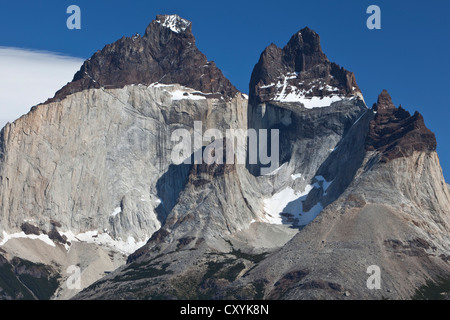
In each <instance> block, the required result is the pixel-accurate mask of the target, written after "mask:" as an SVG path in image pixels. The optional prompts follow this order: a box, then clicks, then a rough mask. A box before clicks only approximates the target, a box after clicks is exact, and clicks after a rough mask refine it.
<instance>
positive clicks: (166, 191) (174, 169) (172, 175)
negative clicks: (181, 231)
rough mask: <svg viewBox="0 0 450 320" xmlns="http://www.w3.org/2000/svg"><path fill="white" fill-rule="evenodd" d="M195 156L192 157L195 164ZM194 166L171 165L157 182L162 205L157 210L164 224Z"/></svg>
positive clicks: (159, 218)
mask: <svg viewBox="0 0 450 320" xmlns="http://www.w3.org/2000/svg"><path fill="white" fill-rule="evenodd" d="M193 159H194V154H192V155H191V161H190V162H191V163H193ZM191 167H192V164H185V163H181V164H178V165H175V164H171V165H170V166H169V168H168V169H167V171H166V172H165V173H164V174H163V175H162V176H161V178H159V180H158V181H157V182H156V190H157V195H158V198H159V199H161V203H160V204H159V206H158V207H157V208H156V209H155V211H156V214H157V215H158V220H159V221H160V222H161V223H164V221H165V220H166V217H167V216H168V215H169V213H170V212H171V211H172V209H173V207H174V206H175V204H176V203H177V200H178V197H179V195H180V193H181V191H182V190H183V189H184V187H185V186H186V183H187V182H188V178H189V172H190V170H191Z"/></svg>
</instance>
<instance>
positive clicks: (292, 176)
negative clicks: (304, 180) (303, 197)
mask: <svg viewBox="0 0 450 320" xmlns="http://www.w3.org/2000/svg"><path fill="white" fill-rule="evenodd" d="M301 177H302V174H301V173H296V174H291V179H292V180H297V179H300V178H301Z"/></svg>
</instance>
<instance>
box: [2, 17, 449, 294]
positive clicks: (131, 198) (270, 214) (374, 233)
mask: <svg viewBox="0 0 450 320" xmlns="http://www.w3.org/2000/svg"><path fill="white" fill-rule="evenodd" d="M196 123H201V129H200V132H198V131H199V129H198V127H197V126H196ZM228 130H236V132H239V134H238V136H237V137H234V138H232V139H231V140H232V141H231V145H232V146H233V148H234V149H230V148H228V144H226V142H230V141H229V140H230V139H229V137H228V136H227V137H226V138H225V136H226V134H225V133H226V132H227V131H228ZM174 132H184V133H185V135H188V136H187V137H186V139H184V138H183V141H180V140H174ZM211 132H214V134H211ZM217 132H219V133H222V136H219V135H220V134H218V133H217ZM251 132H256V133H257V138H256V139H252V138H251V136H250V133H251ZM245 133H247V134H248V136H245ZM262 133H265V134H266V135H264V134H262ZM196 134H200V135H202V136H203V139H202V140H201V142H200V143H198V142H196V141H195V136H196ZM192 136H194V141H193V142H192V141H191V140H190V137H192ZM205 137H206V138H205ZM213 137H214V139H213ZM177 143H178V146H177ZM436 145H437V144H436V138H435V136H434V134H433V132H432V131H430V130H429V129H428V128H427V127H426V125H425V121H424V118H423V117H422V115H421V114H420V113H418V112H415V113H414V114H412V115H411V113H409V112H408V111H407V110H406V109H404V108H403V107H402V106H398V107H396V106H395V105H394V104H393V103H392V99H391V97H390V95H389V93H388V92H387V91H386V90H383V91H382V92H381V93H380V95H379V97H378V100H377V102H376V103H374V104H373V105H372V106H371V107H368V106H367V104H366V102H365V100H364V97H363V93H362V92H361V90H360V88H359V87H358V85H357V82H356V76H355V75H354V74H353V73H352V72H350V71H348V70H346V69H345V68H343V67H341V66H339V65H338V64H336V63H334V62H331V61H329V60H328V58H327V56H326V55H325V53H323V51H322V48H321V44H320V37H319V35H318V34H317V33H316V32H314V31H313V30H311V29H309V28H308V27H305V28H303V29H301V30H299V31H298V32H296V33H295V34H293V35H292V37H291V38H290V40H289V41H288V43H287V44H286V45H285V46H284V47H283V48H279V47H277V46H276V45H274V44H271V45H269V46H268V47H267V48H265V49H264V50H263V52H262V53H261V55H260V58H259V61H257V63H256V64H255V66H254V69H253V72H252V74H251V78H250V81H249V94H248V95H246V94H244V93H242V92H239V91H238V90H237V89H236V88H235V87H234V86H233V85H232V83H231V82H230V81H229V80H228V79H227V78H226V77H225V76H224V75H223V73H222V72H221V70H220V69H219V68H218V67H217V66H216V64H215V63H214V62H213V61H209V60H208V59H207V58H206V56H205V55H204V54H203V53H201V52H200V50H199V49H198V48H197V47H196V44H195V38H194V35H193V33H192V22H190V21H188V20H185V19H183V18H181V17H180V16H178V15H158V16H156V19H155V20H153V21H152V22H151V23H150V24H149V26H148V27H147V29H146V30H145V33H144V35H142V36H141V35H139V34H136V35H134V36H132V37H123V38H121V39H119V40H117V41H116V42H114V43H112V44H108V45H106V46H105V47H104V48H103V49H102V50H99V51H97V52H96V53H94V54H93V56H92V57H91V58H90V59H88V60H86V61H85V62H84V63H83V65H82V66H81V68H80V70H79V71H78V72H77V73H76V74H75V75H74V78H73V80H72V81H71V82H70V83H68V84H67V85H66V86H64V87H63V88H61V89H60V90H59V91H58V92H56V94H55V96H54V97H53V98H50V99H48V100H47V101H46V102H45V103H42V104H40V105H37V106H34V107H33V108H32V109H31V110H30V112H29V113H28V114H26V115H24V116H23V117H21V118H19V119H17V120H16V121H14V122H13V123H8V124H7V125H6V126H5V127H4V128H3V129H2V130H1V132H0V230H1V231H2V233H1V234H0V298H2V299H70V298H72V299H80V300H84V299H412V298H418V299H427V298H432V299H441V298H448V297H449V293H448V290H447V289H445V288H446V287H448V283H449V281H450V277H449V274H450V265H449V259H450V237H449V231H450V193H449V186H448V185H447V184H446V182H445V180H444V177H443V174H442V169H441V166H440V163H439V158H438V155H437V153H436ZM179 146H191V147H192V146H193V148H191V149H189V148H187V150H192V151H191V152H188V153H187V154H186V153H183V159H184V160H185V161H180V162H175V161H174V157H173V155H174V153H176V154H178V151H179V150H178V149H177V148H178V147H179ZM266 149H268V150H269V151H268V152H266V154H264V152H263V151H267V150H266ZM211 150H212V152H211ZM233 150H234V151H236V150H238V151H241V152H242V153H243V154H244V155H245V157H244V158H245V159H244V161H243V162H242V161H241V162H240V161H233V162H229V161H219V160H224V159H230V158H233V153H232V152H233ZM254 150H257V153H256V154H257V155H259V157H258V158H257V161H252V159H253V158H252V152H251V151H254ZM208 152H209V153H208ZM196 154H200V155H203V160H205V154H209V156H210V157H212V158H214V159H216V161H213V162H208V161H206V162H205V161H200V162H199V161H195V160H196V159H197V160H198V158H196ZM220 154H221V156H218V155H220ZM269 154H270V160H275V159H276V160H278V161H277V163H278V165H277V166H276V168H275V169H274V168H272V166H271V165H272V164H273V163H271V164H268V162H267V161H266V160H267V159H266V158H268V156H269ZM230 155H231V156H230ZM264 156H265V157H264ZM206 158H207V157H206ZM192 159H194V161H189V160H192ZM234 159H235V160H237V158H236V156H235V157H234ZM74 266H75V267H76V268H78V270H79V272H80V278H79V279H80V285H79V286H77V287H76V288H73V286H71V285H68V283H69V282H70V281H72V280H73V274H72V273H71V272H69V271H68V270H72V269H71V267H74ZM374 268H375V269H376V270H379V278H380V283H379V286H378V287H377V288H373V287H371V286H370V285H369V279H371V278H370V277H371V272H370V270H373V269H374Z"/></svg>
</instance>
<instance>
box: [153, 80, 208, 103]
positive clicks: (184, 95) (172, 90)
mask: <svg viewBox="0 0 450 320" xmlns="http://www.w3.org/2000/svg"><path fill="white" fill-rule="evenodd" d="M148 88H149V89H150V88H162V89H163V90H164V91H165V92H167V93H169V94H170V97H171V98H172V101H177V100H185V99H186V100H206V96H205V95H209V94H212V93H203V92H200V91H197V90H194V89H191V88H188V87H184V86H181V85H178V84H162V83H159V82H155V83H152V84H150V85H149V86H148Z"/></svg>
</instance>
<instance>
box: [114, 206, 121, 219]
mask: <svg viewBox="0 0 450 320" xmlns="http://www.w3.org/2000/svg"><path fill="white" fill-rule="evenodd" d="M121 212H122V208H121V207H117V208H115V209H114V211H113V213H111V217H115V216H117V215H118V214H119V213H121Z"/></svg>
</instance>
